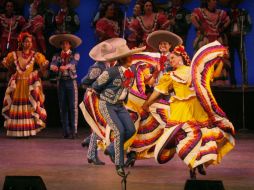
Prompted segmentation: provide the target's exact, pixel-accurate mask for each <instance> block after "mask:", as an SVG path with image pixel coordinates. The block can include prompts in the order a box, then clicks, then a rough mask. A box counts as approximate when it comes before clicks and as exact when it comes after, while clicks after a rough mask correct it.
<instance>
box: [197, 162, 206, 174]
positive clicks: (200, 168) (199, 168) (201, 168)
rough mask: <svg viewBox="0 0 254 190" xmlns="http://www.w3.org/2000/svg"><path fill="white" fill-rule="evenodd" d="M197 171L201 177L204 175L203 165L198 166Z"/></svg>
mask: <svg viewBox="0 0 254 190" xmlns="http://www.w3.org/2000/svg"><path fill="white" fill-rule="evenodd" d="M197 169H198V173H200V174H201V175H206V171H205V168H204V165H203V164H201V165H198V166H197Z"/></svg>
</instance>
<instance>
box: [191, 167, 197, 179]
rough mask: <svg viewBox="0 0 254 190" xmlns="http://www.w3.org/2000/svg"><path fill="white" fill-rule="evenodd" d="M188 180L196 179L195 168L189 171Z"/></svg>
mask: <svg viewBox="0 0 254 190" xmlns="http://www.w3.org/2000/svg"><path fill="white" fill-rule="evenodd" d="M190 178H191V179H194V180H195V179H197V177H196V168H193V169H190Z"/></svg>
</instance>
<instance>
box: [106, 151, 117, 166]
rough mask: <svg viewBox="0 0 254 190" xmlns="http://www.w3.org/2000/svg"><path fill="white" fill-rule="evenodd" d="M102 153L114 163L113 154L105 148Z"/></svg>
mask: <svg viewBox="0 0 254 190" xmlns="http://www.w3.org/2000/svg"><path fill="white" fill-rule="evenodd" d="M104 154H105V155H107V156H109V158H110V160H111V162H112V163H115V155H113V154H112V153H111V152H110V151H109V150H108V149H105V151H104Z"/></svg>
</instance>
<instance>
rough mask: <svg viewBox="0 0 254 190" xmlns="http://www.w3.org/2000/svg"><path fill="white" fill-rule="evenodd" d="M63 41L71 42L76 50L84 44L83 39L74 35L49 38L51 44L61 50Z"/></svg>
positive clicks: (59, 35) (57, 35)
mask: <svg viewBox="0 0 254 190" xmlns="http://www.w3.org/2000/svg"><path fill="white" fill-rule="evenodd" d="M63 41H69V42H70V43H71V46H72V48H76V47H78V46H79V45H80V44H81V43H82V40H81V38H79V37H78V36H76V35H74V34H55V35H53V36H51V37H50V38H49V43H50V44H51V45H53V46H55V47H56V48H61V43H62V42H63Z"/></svg>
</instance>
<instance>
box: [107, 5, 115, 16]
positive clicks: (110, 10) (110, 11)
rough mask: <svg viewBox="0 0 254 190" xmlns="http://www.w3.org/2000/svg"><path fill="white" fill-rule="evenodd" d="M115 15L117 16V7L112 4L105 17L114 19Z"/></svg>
mask: <svg viewBox="0 0 254 190" xmlns="http://www.w3.org/2000/svg"><path fill="white" fill-rule="evenodd" d="M114 15H115V6H114V5H113V4H112V5H109V6H108V8H107V11H106V14H105V17H106V18H114Z"/></svg>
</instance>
